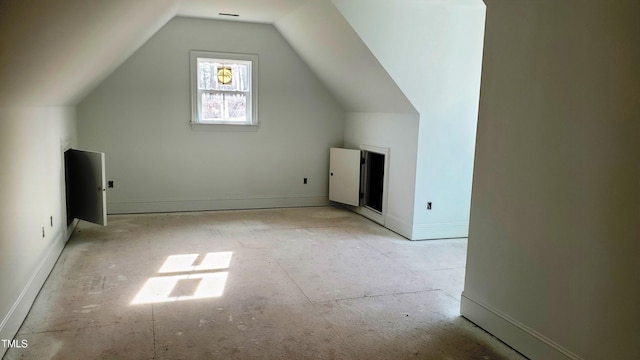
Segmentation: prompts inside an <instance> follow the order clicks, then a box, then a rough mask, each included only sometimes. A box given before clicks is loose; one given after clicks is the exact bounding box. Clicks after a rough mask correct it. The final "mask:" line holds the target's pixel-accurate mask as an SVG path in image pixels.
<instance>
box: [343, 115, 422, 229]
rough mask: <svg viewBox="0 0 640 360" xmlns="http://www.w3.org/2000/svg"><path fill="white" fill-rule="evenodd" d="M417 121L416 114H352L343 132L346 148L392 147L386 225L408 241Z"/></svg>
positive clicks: (410, 224)
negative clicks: (362, 146)
mask: <svg viewBox="0 0 640 360" xmlns="http://www.w3.org/2000/svg"><path fill="white" fill-rule="evenodd" d="M418 121H419V117H418V115H416V114H374V113H354V112H349V113H347V114H346V121H345V130H344V145H345V147H347V148H351V149H360V147H361V145H373V146H378V147H385V148H389V172H388V173H387V174H386V175H387V176H388V177H389V191H388V197H387V201H388V202H387V215H386V219H385V226H386V227H388V228H389V229H391V230H393V231H395V232H397V233H398V234H400V235H403V236H405V237H407V238H410V237H411V230H412V221H413V189H414V188H415V172H416V154H417V153H416V149H417V145H418Z"/></svg>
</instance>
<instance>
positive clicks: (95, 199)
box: [64, 149, 107, 226]
mask: <svg viewBox="0 0 640 360" xmlns="http://www.w3.org/2000/svg"><path fill="white" fill-rule="evenodd" d="M64 160H65V177H66V179H65V180H66V192H67V219H68V221H67V222H68V223H70V222H71V221H72V220H73V219H74V218H77V219H81V220H85V221H89V222H92V223H95V224H99V225H103V226H104V225H107V193H106V191H107V190H106V186H105V185H106V180H105V170H104V164H105V158H104V153H98V152H92V151H83V150H75V149H69V150H67V151H66V152H65V154H64Z"/></svg>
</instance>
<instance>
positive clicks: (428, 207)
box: [427, 202, 431, 210]
mask: <svg viewBox="0 0 640 360" xmlns="http://www.w3.org/2000/svg"><path fill="white" fill-rule="evenodd" d="M427 210H431V202H428V203H427Z"/></svg>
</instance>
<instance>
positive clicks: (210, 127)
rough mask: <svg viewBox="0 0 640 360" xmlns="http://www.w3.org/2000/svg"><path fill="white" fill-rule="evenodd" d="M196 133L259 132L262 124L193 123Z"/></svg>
mask: <svg viewBox="0 0 640 360" xmlns="http://www.w3.org/2000/svg"><path fill="white" fill-rule="evenodd" d="M189 125H191V130H194V131H258V127H259V126H260V124H230V123H214V122H210V123H197V122H191V123H189Z"/></svg>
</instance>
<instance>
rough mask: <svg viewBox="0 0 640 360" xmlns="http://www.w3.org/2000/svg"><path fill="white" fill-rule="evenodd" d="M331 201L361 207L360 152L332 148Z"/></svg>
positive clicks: (330, 164)
mask: <svg viewBox="0 0 640 360" xmlns="http://www.w3.org/2000/svg"><path fill="white" fill-rule="evenodd" d="M329 200H331V201H336V202H339V203H343V204H348V205H353V206H359V205H360V150H351V149H340V148H331V152H330V160H329Z"/></svg>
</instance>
